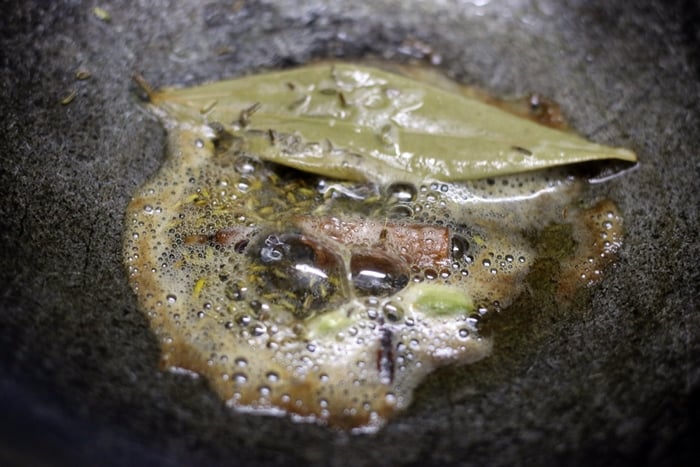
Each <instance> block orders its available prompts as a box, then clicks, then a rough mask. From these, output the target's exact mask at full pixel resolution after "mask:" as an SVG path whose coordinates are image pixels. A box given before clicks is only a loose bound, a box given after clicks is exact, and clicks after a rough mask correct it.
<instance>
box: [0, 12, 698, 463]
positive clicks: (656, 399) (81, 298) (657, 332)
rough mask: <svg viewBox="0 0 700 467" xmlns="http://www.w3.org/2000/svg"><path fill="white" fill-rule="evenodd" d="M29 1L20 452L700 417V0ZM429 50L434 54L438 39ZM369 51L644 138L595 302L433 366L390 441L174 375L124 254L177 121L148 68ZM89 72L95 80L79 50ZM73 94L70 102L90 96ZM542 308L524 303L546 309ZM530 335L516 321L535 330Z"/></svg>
mask: <svg viewBox="0 0 700 467" xmlns="http://www.w3.org/2000/svg"><path fill="white" fill-rule="evenodd" d="M100 5H101V6H102V7H103V8H104V9H105V10H106V11H108V12H109V13H110V14H111V20H110V21H109V22H106V21H102V20H100V19H98V18H97V17H96V15H95V14H94V13H93V10H92V9H93V6H94V5H93V3H92V2H79V1H62V2H39V1H36V2H33V1H28V2H16V4H14V5H13V4H10V5H8V6H7V7H6V8H3V10H4V13H3V16H2V18H0V83H2V88H0V89H1V91H0V109H2V117H1V123H2V124H1V125H0V154H1V156H0V236H1V241H0V306H1V309H0V346H1V347H0V410H2V412H3V416H2V418H1V419H0V463H3V464H4V465H8V464H9V465H42V464H43V465H69V464H70V465H81V464H85V465H87V464H95V463H96V462H99V463H101V464H102V465H124V464H150V465H178V464H193V463H197V462H204V461H206V462H207V463H208V464H209V465H216V464H221V465H231V464H246V463H256V464H270V465H278V464H290V463H312V464H313V463H318V464H333V465H346V464H352V465H371V464H379V463H381V464H416V465H418V464H420V465H425V464H446V463H459V464H465V465H484V464H489V465H513V464H521V463H528V464H532V463H535V464H550V463H566V464H567V465H571V464H587V463H589V462H592V461H594V462H596V463H598V464H606V465H615V464H617V465H624V464H630V463H642V464H645V463H655V464H658V463H661V464H665V463H668V464H671V463H677V462H681V461H684V460H689V459H690V458H691V457H690V456H691V455H692V454H693V452H694V450H697V447H696V446H695V440H696V438H697V436H698V432H699V431H700V430H699V428H700V427H699V426H698V418H699V416H700V315H699V314H698V311H699V310H698V305H699V304H700V300H699V297H698V284H700V274H699V272H700V267H699V266H698V257H700V248H699V244H698V240H697V238H698V225H700V219H698V210H699V207H700V206H699V205H698V204H699V203H698V195H697V194H696V191H697V186H698V179H699V177H700V165H699V164H700V162H699V161H700V158H699V153H700V110H699V109H700V100H699V96H700V63H699V62H698V60H699V58H698V55H697V50H698V49H699V47H700V32H699V29H698V28H699V26H698V24H700V16H699V15H698V7H697V5H696V3H695V2H691V1H687V2H650V1H644V2H624V3H623V2H606V1H602V0H601V1H594V2H586V1H574V0H571V1H567V2H556V1H553V0H552V1H550V0H541V1H536V0H529V1H526V0H507V1H503V2H497V1H495V0H492V1H488V0H483V1H462V2H460V1H448V0H436V1H433V2H419V1H404V2H399V1H395V2H393V1H375V2H372V4H371V5H370V4H369V3H368V4H366V5H356V4H354V3H351V2H331V1H312V2H307V1H291V0H283V1H278V2H263V1H252V0H250V1H243V0H241V1H228V2H226V1H212V2H208V3H201V2H197V1H183V2H168V1H160V2H138V3H137V2H133V4H132V2H118V1H105V2H102V3H101V4H100ZM420 44H427V45H429V46H430V48H431V49H432V51H433V53H429V54H427V55H426V53H425V52H426V50H425V47H423V46H421V45H420ZM368 55H373V56H378V57H384V58H387V59H394V60H400V61H405V60H407V59H408V58H409V56H411V55H413V56H415V57H418V58H419V59H420V60H427V61H429V60H431V59H432V60H433V61H435V62H438V65H437V66H438V67H439V68H441V69H443V70H446V71H447V72H448V73H450V74H451V75H452V76H454V77H456V78H458V79H460V80H462V81H464V82H467V83H470V84H477V85H479V86H482V87H484V88H486V89H488V90H491V91H493V92H495V93H497V94H508V95H517V94H523V93H525V92H528V91H538V92H542V93H544V94H546V95H548V96H550V97H552V98H554V99H555V100H556V101H558V102H560V103H561V104H562V107H563V108H564V110H565V113H566V114H567V115H568V116H569V117H570V120H571V121H572V123H573V126H574V127H575V128H577V129H578V130H579V131H580V132H582V133H583V134H585V135H587V136H589V137H591V138H593V139H595V140H598V141H601V142H606V143H613V144H616V145H621V146H628V147H631V148H633V149H635V150H636V151H637V152H638V154H639V157H640V159H641V161H642V162H641V165H640V166H639V167H638V168H637V169H636V170H635V171H633V172H632V173H629V174H627V175H626V176H624V177H620V178H618V179H615V180H614V181H612V182H610V183H608V184H605V185H601V186H600V187H598V188H597V189H599V190H601V193H608V194H609V195H610V196H612V197H613V198H614V199H616V200H618V201H619V204H620V205H621V208H622V210H623V211H624V212H625V213H626V218H627V232H628V236H627V243H626V245H625V248H624V251H623V252H622V259H621V261H620V262H619V263H618V264H617V265H616V267H615V268H614V272H613V274H611V276H610V277H609V279H608V280H606V281H605V282H604V283H603V284H602V286H601V287H599V288H598V289H597V290H596V293H595V295H594V297H593V301H592V304H591V306H590V307H589V309H588V310H587V311H586V312H585V313H583V314H582V315H576V316H570V315H563V316H562V317H561V319H559V320H557V321H556V322H553V323H542V322H537V319H536V317H533V319H532V321H533V322H534V323H535V324H533V325H531V326H525V327H524V329H523V332H525V333H538V334H540V335H541V338H539V339H537V345H535V346H534V348H528V349H519V350H517V351H513V352H506V351H505V350H504V352H502V353H501V355H502V356H501V357H498V356H495V357H494V358H491V359H488V360H486V361H484V362H483V364H479V365H475V366H474V367H470V368H466V369H464V370H460V371H459V372H454V371H453V372H451V373H450V374H449V377H444V375H440V374H438V375H436V377H435V378H432V379H431V380H429V381H428V382H427V383H426V385H425V386H424V388H423V389H422V390H421V391H419V393H418V397H417V400H416V403H415V404H414V406H413V407H412V408H411V409H410V410H409V411H407V412H406V413H405V414H404V415H402V416H401V417H399V418H398V419H397V420H395V421H393V422H392V423H391V424H389V426H387V428H386V429H384V430H383V431H381V432H380V433H378V434H376V435H374V436H348V435H344V434H338V433H333V432H330V431H328V430H326V429H324V428H322V427H317V426H311V425H296V424H293V423H291V422H290V421H288V420H286V419H277V418H261V417H251V416H246V415H240V414H235V413H231V412H229V411H227V410H225V409H223V408H222V405H221V403H220V402H219V400H218V399H217V398H216V396H215V395H214V394H213V393H211V392H210V391H209V390H208V389H207V388H206V384H205V383H204V382H203V381H196V380H192V379H190V378H188V377H185V376H178V375H172V374H162V373H160V372H158V371H157V369H156V362H157V358H158V348H157V344H156V342H155V340H154V338H153V336H152V335H151V333H150V330H149V328H148V325H147V323H146V320H145V318H144V317H142V316H141V315H140V314H139V313H138V312H137V310H136V309H135V301H134V298H133V296H132V294H131V291H130V290H129V289H128V287H127V284H126V279H125V275H124V271H123V267H122V264H121V262H120V248H121V243H120V235H121V231H122V216H123V212H124V209H125V206H126V203H127V202H128V199H129V196H130V193H131V192H132V191H133V190H134V189H135V187H136V186H138V185H139V184H140V183H142V182H143V180H144V179H145V178H146V177H147V176H148V174H149V173H151V172H153V171H154V170H155V169H156V168H157V167H158V164H159V162H160V160H161V158H162V154H163V150H164V149H163V144H164V132H163V130H162V129H161V128H160V126H159V125H158V123H157V122H156V121H155V120H154V119H153V118H152V117H151V116H150V115H148V114H147V113H145V112H144V111H143V109H142V108H141V106H140V105H139V103H138V102H137V99H136V97H135V95H134V92H133V91H134V90H133V86H132V84H131V81H130V77H131V75H132V74H133V73H134V72H135V71H140V72H141V73H143V75H144V76H145V77H146V78H147V79H148V80H149V81H150V82H152V83H153V84H155V85H171V84H194V83H198V82H202V81H205V80H214V79H221V78H226V77H231V76H234V75H240V74H243V73H247V72H251V71H253V70H256V69H260V68H275V67H280V66H289V65H292V64H296V63H304V62H307V61H309V60H313V59H317V58H330V57H344V58H359V57H365V56H368ZM81 68H84V69H87V70H89V71H90V73H91V77H90V78H89V79H87V80H84V81H80V80H76V78H75V73H76V71H77V70H78V69H81ZM72 90H74V91H75V92H76V94H75V98H74V99H73V101H72V102H70V103H69V104H67V105H62V104H61V103H60V101H61V99H63V98H64V97H65V96H66V95H67V94H68V93H70V91H72ZM525 321H527V320H525ZM515 342H517V339H516V340H515Z"/></svg>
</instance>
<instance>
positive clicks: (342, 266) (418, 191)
mask: <svg viewBox="0 0 700 467" xmlns="http://www.w3.org/2000/svg"><path fill="white" fill-rule="evenodd" d="M358 73H359V72H358ZM372 79H373V78H372V75H367V76H364V75H362V76H360V75H353V76H352V83H354V84H353V86H357V83H358V82H360V83H362V84H363V85H366V86H368V87H370V89H371V85H372ZM341 84H342V83H341ZM348 86H349V85H348ZM324 89H325V88H324ZM329 92H330V91H329ZM371 97H372V96H371V93H369V94H367V95H365V98H366V99H368V101H371ZM219 105H220V104H219ZM300 105H304V104H303V102H302V103H301V104H300ZM208 107H209V106H208ZM159 112H160V113H161V115H163V118H164V119H165V124H166V126H167V127H168V129H169V132H170V136H169V143H168V144H169V153H168V154H169V155H168V157H167V159H166V160H165V162H164V164H163V166H162V167H161V169H160V170H159V172H158V173H157V174H156V175H155V176H154V177H153V178H152V179H151V180H150V181H149V182H147V183H146V184H145V185H144V186H143V187H141V188H140V189H139V190H138V191H137V193H136V194H135V195H134V197H133V200H132V202H131V203H130V205H129V207H128V210H127V216H126V234H125V243H124V254H125V259H126V264H127V267H128V271H129V280H130V283H131V285H132V287H133V289H134V290H135V292H136V294H137V297H138V302H139V306H140V308H141V309H142V310H143V311H144V312H145V313H146V314H147V315H148V317H149V319H150V321H151V323H152V326H153V328H154V330H155V332H156V334H157V335H158V336H159V338H160V341H161V346H162V351H163V355H162V363H163V366H164V368H166V369H171V370H173V371H188V372H194V374H201V375H204V376H205V377H207V378H208V380H209V382H210V384H211V387H212V388H213V389H214V390H215V391H216V392H217V393H218V394H219V395H220V396H221V397H222V398H223V399H224V400H225V401H226V403H227V404H228V405H229V406H231V407H234V408H236V409H238V410H243V411H250V412H254V413H260V414H280V413H284V414H291V415H292V416H294V417H295V418H296V419H298V420H302V421H315V422H319V423H324V424H329V425H332V426H335V427H339V428H343V429H355V430H373V429H377V428H378V427H380V426H381V425H382V424H383V423H385V421H386V420H387V419H389V418H390V417H391V416H392V415H393V414H395V413H396V412H397V411H399V410H402V409H405V408H406V407H407V406H408V405H409V404H410V403H411V400H412V397H413V392H414V389H415V388H416V386H417V385H418V384H419V383H420V382H421V381H422V380H424V379H425V377H426V376H427V375H428V374H430V373H431V372H433V371H434V370H435V369H436V368H438V367H442V366H445V365H464V364H468V363H471V362H475V361H478V360H480V359H483V358H485V357H487V356H488V355H489V353H490V352H491V349H492V341H491V338H490V337H486V336H484V335H482V333H481V332H480V322H481V321H482V320H483V319H484V316H492V315H493V314H494V313H493V312H494V311H500V310H505V311H506V312H507V308H508V307H509V306H511V305H513V304H514V303H515V302H516V301H519V300H522V299H523V297H525V298H526V299H527V300H530V299H532V296H533V293H535V292H533V290H536V293H537V294H544V295H539V296H538V299H553V300H556V301H560V302H561V303H566V302H567V300H569V299H570V297H572V296H573V295H574V294H575V293H576V291H577V290H579V289H580V288H582V287H587V286H589V285H591V284H593V283H595V282H597V281H599V280H600V279H601V278H602V274H603V271H604V267H605V265H606V264H607V263H608V262H609V261H611V260H612V259H614V256H615V253H616V251H617V249H618V248H619V246H620V244H621V241H622V218H621V216H620V213H619V212H618V210H617V208H616V207H615V205H614V204H613V203H612V202H610V201H607V200H602V201H601V200H592V199H590V197H589V196H588V194H587V182H586V180H585V179H584V178H580V177H576V176H574V172H573V171H572V170H571V169H569V168H559V169H548V170H541V171H528V172H527V173H521V174H511V175H504V176H495V177H491V178H488V179H483V180H474V181H454V180H440V178H439V177H437V176H424V177H421V179H420V180H418V179H416V178H415V177H407V179H401V180H395V179H390V180H386V179H385V178H384V177H366V178H367V179H369V180H373V181H363V180H356V177H350V179H351V180H347V179H343V178H342V177H338V178H331V177H329V176H328V175H327V174H326V173H323V171H321V173H318V172H319V171H317V170H314V171H313V172H314V173H316V175H314V174H310V173H305V172H301V171H297V170H295V169H292V168H288V167H284V166H282V165H278V164H277V163H276V162H279V160H278V158H270V157H265V158H260V157H258V155H257V154H256V153H255V152H251V151H250V149H251V147H250V146H247V144H246V143H247V141H248V138H255V137H258V136H260V135H259V134H258V133H256V132H255V131H258V130H251V129H250V128H249V127H248V126H249V124H250V122H254V121H255V118H256V117H255V112H254V109H252V108H250V110H248V111H247V113H246V114H245V115H243V114H241V115H238V120H237V121H234V123H232V124H225V125H224V124H221V123H218V122H216V123H215V122H212V121H207V119H206V118H205V117H202V120H203V121H201V122H199V123H197V122H196V121H192V120H191V119H188V118H180V119H178V118H172V117H170V116H165V115H164V114H163V113H162V109H161V110H159ZM207 112H208V110H205V111H203V112H202V114H207ZM180 117H182V116H180ZM222 120H223V119H222ZM242 120H245V121H244V122H242ZM227 121H231V119H228V120H227ZM243 123H245V125H244V124H243ZM273 130H274V129H273V128H270V131H268V132H267V136H266V137H267V138H272V139H274V135H273ZM251 131H252V132H253V133H252V134H251ZM287 149H288V148H287ZM292 165H293V166H294V167H296V165H295V164H292ZM342 173H343V172H342V171H341V172H340V173H336V175H342ZM545 260H546V262H548V264H550V265H552V264H553V267H550V268H546V269H542V267H541V264H542V263H543V261H545ZM535 283H536V284H535ZM540 283H541V284H547V285H546V287H545V286H541V284H540ZM533 284H535V285H537V286H536V287H534V288H533V287H532V285H533ZM538 284H539V285H538Z"/></svg>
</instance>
